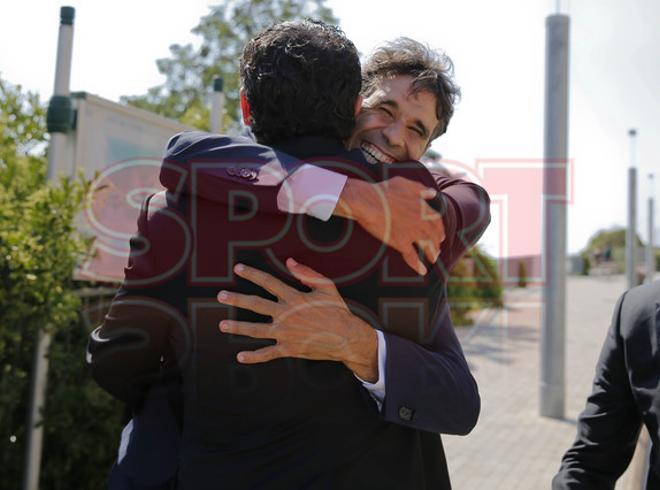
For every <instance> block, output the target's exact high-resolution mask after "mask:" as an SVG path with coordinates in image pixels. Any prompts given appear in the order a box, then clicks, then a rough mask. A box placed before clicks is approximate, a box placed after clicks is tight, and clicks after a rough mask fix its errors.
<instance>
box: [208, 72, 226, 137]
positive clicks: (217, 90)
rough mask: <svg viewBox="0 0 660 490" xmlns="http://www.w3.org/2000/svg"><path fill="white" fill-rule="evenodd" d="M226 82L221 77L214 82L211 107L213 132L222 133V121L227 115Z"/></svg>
mask: <svg viewBox="0 0 660 490" xmlns="http://www.w3.org/2000/svg"><path fill="white" fill-rule="evenodd" d="M223 89H224V80H223V79H222V78H220V77H218V78H215V79H214V80H213V101H212V105H211V124H210V126H211V132H212V133H221V132H222V119H223V118H224V115H225V93H224V91H223Z"/></svg>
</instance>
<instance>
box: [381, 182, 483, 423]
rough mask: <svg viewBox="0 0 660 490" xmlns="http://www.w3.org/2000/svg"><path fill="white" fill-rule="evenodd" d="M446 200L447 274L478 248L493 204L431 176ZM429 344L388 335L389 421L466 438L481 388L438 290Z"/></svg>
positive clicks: (466, 187) (468, 187) (471, 188)
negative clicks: (466, 254) (468, 251)
mask: <svg viewBox="0 0 660 490" xmlns="http://www.w3.org/2000/svg"><path fill="white" fill-rule="evenodd" d="M433 177H434V179H435V182H436V187H437V189H438V190H439V191H441V195H440V197H439V199H441V200H443V201H442V202H441V203H440V205H439V206H438V203H436V207H437V208H439V209H440V210H441V211H442V214H443V221H444V224H445V234H446V239H445V242H444V243H443V244H442V253H441V255H440V260H441V262H442V266H443V267H444V268H445V273H446V274H448V272H449V270H451V268H452V267H453V266H454V265H455V264H456V262H457V261H458V260H459V259H460V257H461V256H462V255H463V254H465V252H466V251H467V250H468V249H469V248H470V247H471V246H472V245H474V244H475V243H476V242H477V240H478V239H479V238H480V237H481V235H482V234H483V232H484V231H485V229H486V227H487V226H488V224H489V223H490V200H489V197H488V194H487V192H486V191H485V190H484V189H483V188H482V187H480V186H478V185H476V184H472V183H470V182H466V181H464V180H461V179H454V178H447V177H444V176H441V175H439V174H433ZM435 297H436V304H437V305H438V308H436V311H435V315H434V316H432V317H431V320H430V322H431V325H429V326H428V330H427V331H430V332H432V337H431V340H430V342H429V343H425V344H424V345H421V344H420V343H417V342H413V341H412V340H410V339H407V338H403V337H401V336H397V335H393V334H389V333H386V334H385V339H386V343H387V360H386V371H385V373H386V374H385V403H384V409H383V415H384V417H385V419H386V420H388V421H390V422H394V423H397V424H403V425H409V426H411V427H414V428H416V429H421V430H427V431H432V432H440V433H444V434H457V435H465V434H467V433H469V432H470V431H471V430H472V429H473V428H474V426H475V425H476V423H477V419H478V417H479V412H480V408H481V401H480V397H479V390H478V387H477V383H476V381H475V379H474V377H473V376H472V374H471V373H470V369H469V367H468V364H467V360H466V359H465V355H464V354H463V350H462V349H461V345H460V343H459V341H458V338H457V337H456V333H455V332H454V327H453V325H452V323H451V317H450V315H449V307H448V304H447V302H446V301H445V300H446V290H445V289H444V287H438V288H437V290H436V294H435Z"/></svg>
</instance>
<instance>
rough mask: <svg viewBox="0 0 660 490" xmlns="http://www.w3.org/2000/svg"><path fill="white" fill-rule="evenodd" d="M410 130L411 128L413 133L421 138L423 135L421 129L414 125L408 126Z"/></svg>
mask: <svg viewBox="0 0 660 490" xmlns="http://www.w3.org/2000/svg"><path fill="white" fill-rule="evenodd" d="M410 130H411V131H412V132H414V133H415V134H416V135H417V136H419V137H420V138H423V137H424V133H422V130H421V129H419V128H418V127H416V126H412V127H411V128H410Z"/></svg>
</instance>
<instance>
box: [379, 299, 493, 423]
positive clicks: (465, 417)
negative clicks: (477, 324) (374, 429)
mask: <svg viewBox="0 0 660 490" xmlns="http://www.w3.org/2000/svg"><path fill="white" fill-rule="evenodd" d="M433 329H434V336H433V341H432V343H431V344H430V345H424V346H422V345H420V344H418V343H415V342H413V341H411V340H409V339H405V338H403V337H400V336H397V335H392V334H387V333H386V334H385V340H386V342H387V360H386V377H385V384H386V387H385V389H386V391H385V403H384V406H383V417H384V418H385V420H387V421H389V422H394V423H397V424H401V425H407V426H410V427H413V428H415V429H420V430H426V431H430V432H439V433H443V434H455V435H465V434H467V433H469V432H470V431H471V430H472V429H473V428H474V426H475V425H476V423H477V419H478V417H479V411H480V408H481V401H480V398H479V390H478V388H477V383H476V381H475V380H474V377H473V376H472V374H471V373H470V369H469V367H468V364H467V361H466V359H465V356H464V354H463V351H462V349H461V346H460V343H459V341H458V338H457V337H456V333H455V332H454V328H453V326H452V324H451V319H450V317H449V308H447V307H446V303H445V308H443V309H442V311H439V313H438V315H437V318H436V319H435V325H434V326H433Z"/></svg>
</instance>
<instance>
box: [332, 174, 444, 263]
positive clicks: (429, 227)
mask: <svg viewBox="0 0 660 490" xmlns="http://www.w3.org/2000/svg"><path fill="white" fill-rule="evenodd" d="M436 195H437V191H436V190H435V189H432V188H428V187H425V186H424V185H422V184H420V183H418V182H415V181H413V180H409V179H406V178H403V177H394V178H392V179H389V180H386V181H383V182H379V183H375V184H370V183H367V182H362V181H360V180H354V179H349V180H348V181H347V183H346V187H345V188H344V191H343V192H342V195H341V199H340V201H339V203H338V205H337V209H336V210H335V214H337V215H338V216H342V217H344V218H350V219H354V220H356V221H357V222H358V223H359V224H360V225H361V226H362V227H363V228H364V229H365V230H366V231H367V232H369V233H370V234H371V235H372V236H374V237H375V238H377V239H378V240H379V241H381V242H383V243H385V244H387V245H389V246H390V247H392V248H393V249H395V250H397V251H398V252H399V253H400V254H401V256H402V257H403V260H404V261H405V262H406V264H408V266H410V268H412V269H413V270H414V271H416V272H417V273H418V274H420V275H425V274H426V273H427V269H426V266H424V264H423V263H422V261H421V260H420V258H419V254H418V251H417V248H419V250H421V251H423V252H424V256H425V257H426V259H427V260H428V261H429V262H430V263H431V264H434V263H435V261H436V260H437V259H438V256H439V255H440V245H441V243H442V242H443V241H444V239H445V227H444V223H443V220H442V216H441V215H440V214H439V213H438V212H436V211H435V210H434V209H433V208H431V207H430V206H429V204H428V203H427V202H426V201H428V200H429V199H433V198H434V197H436ZM416 247H417V248H416Z"/></svg>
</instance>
